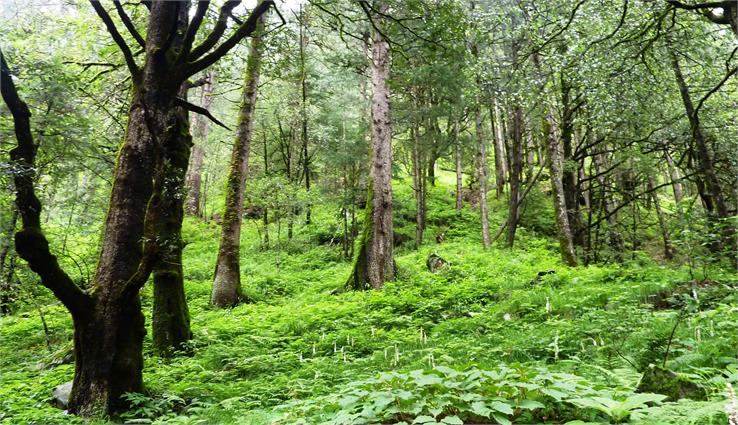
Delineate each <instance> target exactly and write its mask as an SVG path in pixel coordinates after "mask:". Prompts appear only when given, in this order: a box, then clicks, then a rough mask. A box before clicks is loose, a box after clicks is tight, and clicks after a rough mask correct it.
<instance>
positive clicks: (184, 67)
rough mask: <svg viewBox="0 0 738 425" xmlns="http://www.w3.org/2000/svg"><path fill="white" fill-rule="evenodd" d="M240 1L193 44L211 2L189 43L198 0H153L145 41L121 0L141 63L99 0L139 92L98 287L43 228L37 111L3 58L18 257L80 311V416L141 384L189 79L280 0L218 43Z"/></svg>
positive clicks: (115, 405) (75, 395)
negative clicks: (180, 110)
mask: <svg viewBox="0 0 738 425" xmlns="http://www.w3.org/2000/svg"><path fill="white" fill-rule="evenodd" d="M237 3H238V2H229V3H226V5H224V6H223V7H222V8H221V10H220V16H219V19H218V23H217V24H216V26H215V28H214V30H213V32H211V33H210V35H208V36H207V37H206V38H205V39H204V40H203V42H202V43H201V44H199V45H198V46H197V47H194V48H193V44H194V41H195V36H196V35H197V33H198V30H199V27H200V24H201V23H202V20H203V18H204V16H205V13H206V12H207V9H208V7H209V3H208V2H200V3H198V7H197V11H196V13H195V14H194V15H193V17H192V19H191V20H190V21H189V23H188V25H187V31H186V32H185V34H184V38H183V40H182V43H172V41H173V38H172V34H171V29H172V28H176V26H177V25H176V24H177V21H178V19H179V18H180V12H181V11H183V10H185V9H188V5H189V2H168V1H156V2H152V3H150V4H149V3H147V5H148V7H149V10H150V11H149V20H148V30H147V37H146V39H145V40H144V39H143V37H141V36H140V35H139V34H138V32H137V31H136V29H135V26H134V25H133V24H132V22H131V21H130V19H129V18H128V16H127V15H126V14H125V11H124V10H123V8H122V7H120V4H117V10H118V13H119V15H120V17H121V20H122V21H123V23H124V24H125V25H126V27H127V28H128V30H129V32H130V33H131V36H132V37H133V38H134V39H135V41H136V42H137V43H138V44H139V45H140V46H141V47H143V49H144V55H143V56H144V58H143V65H142V66H139V65H138V64H137V63H136V60H135V56H134V54H133V53H132V51H131V48H130V47H129V46H128V44H127V43H126V41H125V39H124V38H123V36H122V35H121V34H120V32H119V31H118V29H117V27H116V25H115V23H114V22H113V20H112V19H111V17H110V15H108V13H107V11H106V10H105V9H104V7H103V6H102V5H101V4H100V3H98V2H95V1H92V2H91V4H92V6H93V8H94V9H95V12H96V13H97V14H98V16H99V17H100V19H101V20H102V21H103V23H104V24H105V26H106V28H107V30H108V31H109V32H110V35H111V37H112V38H113V40H114V41H115V43H116V44H117V45H118V47H119V48H120V50H121V52H122V54H123V56H124V59H125V63H126V66H127V68H128V70H129V72H130V74H131V78H132V82H133V93H132V97H131V98H132V101H131V106H130V110H129V117H128V128H127V131H126V136H125V140H124V143H123V146H122V148H121V150H120V153H119V155H118V159H117V163H116V167H115V180H114V183H113V187H112V190H111V196H110V202H109V208H108V215H107V219H106V222H105V226H104V230H103V237H102V244H101V251H100V257H99V258H100V259H99V263H98V266H97V271H96V274H95V279H94V282H93V286H92V290H91V291H90V292H89V293H86V292H83V291H82V290H81V289H80V288H79V287H77V286H76V285H75V283H74V282H73V281H72V280H71V279H70V278H69V276H68V275H67V274H66V273H65V272H64V270H62V268H61V267H60V266H59V264H58V262H57V260H56V257H54V255H53V254H52V253H51V251H50V249H49V244H48V241H47V239H46V237H45V235H44V233H43V231H42V229H41V220H40V211H41V204H40V201H39V200H38V198H37V196H36V195H35V189H34V181H33V175H34V171H33V170H34V169H33V166H34V161H35V155H36V146H35V145H34V142H33V136H32V133H31V129H30V120H29V117H30V112H29V110H28V107H27V106H26V104H25V103H23V101H22V100H21V99H20V97H19V96H18V93H17V91H16V89H15V85H14V83H13V81H12V78H11V76H10V71H9V69H8V66H7V64H6V63H5V59H4V57H3V60H2V81H3V84H2V95H3V99H4V100H5V103H6V104H7V105H8V108H9V109H10V110H11V113H12V115H13V119H14V122H15V128H16V139H17V142H18V145H17V147H16V148H14V149H13V152H12V153H11V159H12V161H13V163H14V164H15V166H16V168H17V169H18V172H17V173H16V175H15V177H14V180H15V186H16V191H17V193H16V205H17V207H18V210H19V213H20V216H21V224H22V227H21V230H20V231H18V232H17V233H16V236H15V246H16V251H17V252H18V255H19V256H20V257H21V258H23V259H24V260H26V261H27V262H28V266H29V267H30V268H31V270H33V271H34V272H35V273H36V274H38V275H39V277H40V278H41V283H42V284H43V285H44V286H46V287H47V288H49V289H50V290H51V291H52V292H53V293H54V295H55V296H56V297H57V298H59V300H60V301H61V302H62V303H63V304H64V306H65V307H66V308H67V310H69V312H70V314H71V315H72V319H73V322H74V330H75V338H74V342H75V344H74V345H75V376H74V385H73V388H72V393H71V398H70V402H69V409H70V411H72V412H74V413H78V414H81V415H84V416H91V415H95V414H99V413H103V414H104V413H115V412H117V411H119V410H120V409H122V408H123V407H124V405H125V403H124V401H123V400H122V399H121V396H122V395H123V394H125V393H127V392H140V391H141V390H142V386H143V382H142V369H143V356H142V346H143V337H144V335H145V332H146V331H145V327H144V317H143V314H142V312H141V303H140V300H139V295H138V292H139V290H140V288H141V287H142V286H143V285H144V284H145V282H146V281H147V279H148V277H149V275H150V273H151V271H152V269H153V267H154V266H155V264H156V262H157V261H156V260H157V254H158V253H159V252H161V247H160V246H157V245H158V243H159V241H158V239H157V236H156V234H155V232H156V223H157V222H158V220H159V218H158V217H157V214H158V212H159V210H160V209H161V205H162V196H163V194H162V187H163V180H164V179H165V178H166V177H167V176H165V175H164V171H165V161H166V159H165V158H166V153H165V146H164V143H165V141H167V140H172V139H173V135H172V134H171V133H172V132H177V131H179V130H180V126H179V125H178V123H177V108H176V106H183V107H187V108H192V105H191V104H189V103H187V102H185V101H182V100H181V99H178V93H179V90H180V87H181V85H182V84H183V83H184V82H185V81H186V79H187V78H188V77H190V76H192V75H194V74H196V73H198V72H200V71H202V70H204V69H206V68H207V67H208V66H210V65H211V64H213V63H214V62H216V61H217V60H218V59H219V58H220V57H222V56H223V55H225V54H226V53H227V52H228V51H229V50H230V49H231V48H233V46H235V45H236V44H237V43H238V41H239V40H241V39H242V38H244V37H246V36H248V35H249V34H251V32H253V30H254V28H255V26H256V20H257V18H258V17H259V16H261V14H263V13H264V12H265V11H266V9H268V8H269V7H270V6H271V5H272V2H264V3H263V4H261V5H260V6H259V7H257V8H256V9H254V11H253V12H252V14H251V16H249V19H247V20H246V21H245V22H244V23H243V24H242V25H240V26H239V27H238V28H237V29H236V30H235V31H234V32H233V33H232V34H231V35H229V36H228V37H227V38H226V39H225V40H224V41H223V42H222V43H220V44H219V45H218V42H219V41H220V39H221V38H222V36H223V34H224V33H225V30H226V29H227V20H228V16H229V15H230V13H231V11H232V9H233V8H234V7H235V6H236V5H237ZM185 16H186V15H185ZM216 45H217V47H216ZM187 159H189V158H187Z"/></svg>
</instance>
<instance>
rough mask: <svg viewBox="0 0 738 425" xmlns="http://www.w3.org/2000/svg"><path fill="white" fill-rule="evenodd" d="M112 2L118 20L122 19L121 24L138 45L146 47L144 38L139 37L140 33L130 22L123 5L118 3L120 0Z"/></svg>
mask: <svg viewBox="0 0 738 425" xmlns="http://www.w3.org/2000/svg"><path fill="white" fill-rule="evenodd" d="M113 4H114V5H115V10H116V11H118V16H119V17H120V20H121V21H123V25H125V27H126V28H127V29H128V32H129V33H131V35H132V36H133V38H134V39H135V40H136V42H137V43H138V44H139V46H141V47H146V40H144V39H143V37H141V34H139V32H138V30H136V26H135V25H133V22H131V18H129V17H128V14H127V13H126V11H125V10H123V5H122V4H121V3H120V0H114V1H113Z"/></svg>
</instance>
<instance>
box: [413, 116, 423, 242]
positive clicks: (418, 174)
mask: <svg viewBox="0 0 738 425" xmlns="http://www.w3.org/2000/svg"><path fill="white" fill-rule="evenodd" d="M412 120H413V123H412V124H411V126H410V138H411V139H412V144H413V146H412V155H411V156H412V168H413V192H414V193H415V249H418V248H420V246H421V245H422V244H423V230H425V211H424V208H425V203H424V199H423V198H424V196H423V195H424V192H425V184H424V183H425V179H424V176H423V174H424V172H423V164H424V163H425V161H424V160H423V155H422V154H421V150H422V149H421V146H420V140H418V139H419V136H418V125H417V121H415V117H413V118H412Z"/></svg>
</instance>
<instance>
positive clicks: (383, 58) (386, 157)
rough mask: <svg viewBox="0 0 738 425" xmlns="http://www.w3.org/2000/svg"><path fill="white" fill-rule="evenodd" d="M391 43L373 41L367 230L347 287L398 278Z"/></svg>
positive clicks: (374, 285)
mask: <svg viewBox="0 0 738 425" xmlns="http://www.w3.org/2000/svg"><path fill="white" fill-rule="evenodd" d="M388 9H389V6H388V4H387V3H385V2H382V3H380V4H379V5H378V7H377V10H378V11H379V14H378V15H377V16H376V17H375V23H376V25H378V26H379V27H380V28H381V26H382V25H383V22H384V14H386V13H387V10H388ZM389 73H390V50H389V43H388V42H387V40H385V39H384V37H383V36H382V34H380V33H379V31H375V33H374V35H373V41H372V87H373V91H372V161H371V171H370V173H369V194H368V199H367V205H366V218H365V219H364V231H363V233H362V235H361V236H360V240H359V242H358V243H359V246H358V247H357V250H356V256H355V259H354V267H353V270H352V271H351V276H350V277H349V279H348V282H347V286H349V287H351V288H353V289H358V290H363V289H368V288H374V289H380V288H382V287H383V286H384V283H385V282H387V281H390V280H394V278H395V264H394V258H393V255H392V251H393V239H394V238H393V227H392V126H391V121H390V105H389V88H388V87H387V81H388V80H389Z"/></svg>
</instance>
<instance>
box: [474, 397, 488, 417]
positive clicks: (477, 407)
mask: <svg viewBox="0 0 738 425" xmlns="http://www.w3.org/2000/svg"><path fill="white" fill-rule="evenodd" d="M471 412H472V413H474V414H475V415H477V416H481V417H483V418H488V417H489V415H490V413H492V409H490V408H489V407H487V405H486V404H484V402H482V401H475V402H474V403H472V405H471Z"/></svg>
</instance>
